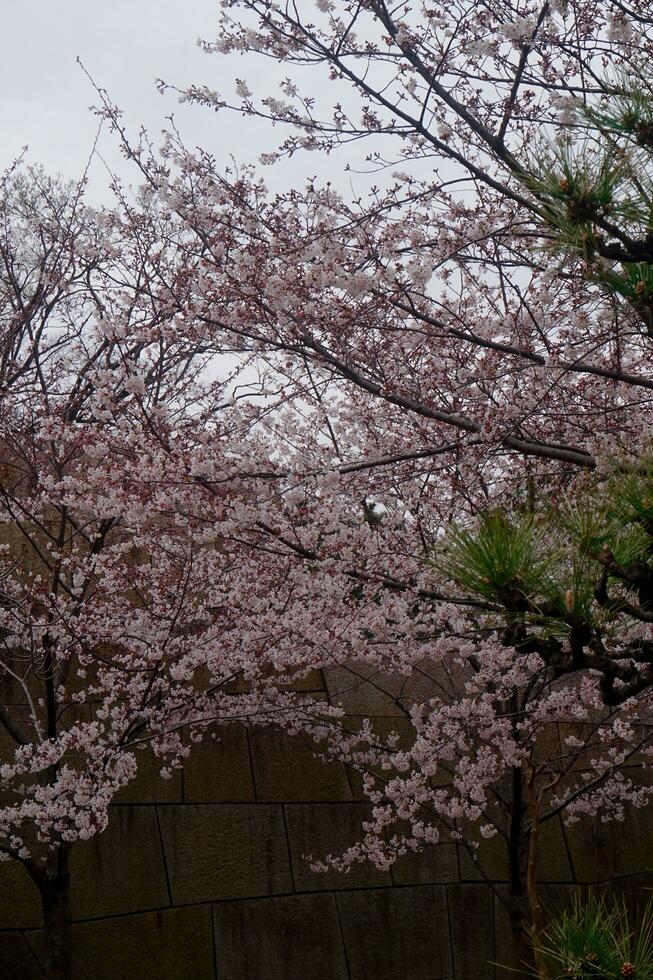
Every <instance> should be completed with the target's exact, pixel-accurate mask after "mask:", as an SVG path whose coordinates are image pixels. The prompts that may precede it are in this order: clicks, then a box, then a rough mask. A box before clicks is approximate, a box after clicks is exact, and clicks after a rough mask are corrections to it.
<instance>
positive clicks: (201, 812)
mask: <svg viewBox="0 0 653 980" xmlns="http://www.w3.org/2000/svg"><path fill="white" fill-rule="evenodd" d="M159 815H160V820H161V831H162V834H163V842H164V847H165V854H166V861H167V867H168V874H169V878H170V887H171V890H172V898H173V904H174V905H184V904H187V903H191V902H206V901H219V900H220V899H226V898H250V897H255V896H259V895H275V894H280V893H283V892H290V891H292V879H291V875H290V862H289V859H288V847H287V842H286V835H285V833H284V825H283V814H282V810H281V807H280V806H268V805H266V804H262V803H257V804H249V805H248V804H243V805H237V804H229V803H224V804H215V805H211V806H207V805H201V804H196V805H194V806H185V805H182V806H162V807H160V808H159Z"/></svg>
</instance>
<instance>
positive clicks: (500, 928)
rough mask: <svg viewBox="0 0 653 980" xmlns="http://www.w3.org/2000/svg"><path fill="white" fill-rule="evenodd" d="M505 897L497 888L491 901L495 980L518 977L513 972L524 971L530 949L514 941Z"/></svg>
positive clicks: (506, 891) (500, 887)
mask: <svg viewBox="0 0 653 980" xmlns="http://www.w3.org/2000/svg"><path fill="white" fill-rule="evenodd" d="M507 895H508V889H507V888H506V887H505V886H499V888H498V889H497V894H495V895H494V899H493V904H494V960H495V963H496V964H497V966H496V980H511V978H512V980H514V978H515V976H517V975H518V974H517V973H515V971H519V970H524V969H526V967H525V964H527V963H530V949H529V948H528V946H527V945H526V944H525V943H524V942H520V941H519V940H517V939H515V937H514V935H513V933H512V929H511V928H510V920H509V918H508V911H507V909H506V906H505V905H504V901H505V899H506V898H507ZM502 899H503V901H502ZM488 977H489V978H490V977H492V973H488ZM456 980H458V978H456Z"/></svg>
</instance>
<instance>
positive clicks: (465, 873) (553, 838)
mask: <svg viewBox="0 0 653 980" xmlns="http://www.w3.org/2000/svg"><path fill="white" fill-rule="evenodd" d="M470 840H477V841H478V842H479V846H478V849H477V851H476V854H477V858H478V863H477V864H476V863H475V862H474V861H473V859H472V858H471V857H470V854H469V852H468V850H467V849H466V848H463V847H462V846H461V847H460V848H459V856H460V877H461V880H463V881H482V880H483V877H484V875H485V876H486V877H487V878H489V879H490V881H507V880H508V877H509V872H508V850H507V847H506V842H505V840H504V838H503V837H501V836H499V835H498V834H497V835H496V836H495V837H492V838H490V839H489V840H486V839H484V838H482V837H481V836H480V833H479V831H478V827H476V828H472V830H471V832H470ZM538 880H539V881H543V882H546V881H563V882H571V881H573V873H572V869H571V866H570V863H569V855H568V853H567V845H566V843H565V838H564V836H563V832H562V827H561V825H560V821H559V820H558V819H557V818H554V819H553V820H549V821H547V822H546V823H544V824H543V825H542V832H541V837H540V847H539V859H538Z"/></svg>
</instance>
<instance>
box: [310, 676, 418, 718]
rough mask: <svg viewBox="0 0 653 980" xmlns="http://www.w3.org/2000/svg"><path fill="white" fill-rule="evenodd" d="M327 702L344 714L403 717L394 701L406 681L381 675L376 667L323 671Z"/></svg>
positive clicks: (399, 707)
mask: <svg viewBox="0 0 653 980" xmlns="http://www.w3.org/2000/svg"><path fill="white" fill-rule="evenodd" d="M324 681H325V684H326V689H327V692H328V694H329V698H330V700H331V702H332V703H333V704H336V705H338V706H339V707H341V708H344V710H345V711H346V712H347V713H348V714H352V715H376V716H394V717H399V718H403V717H405V714H404V711H403V709H402V708H401V706H400V705H399V704H397V701H396V699H397V698H400V697H401V694H402V689H403V686H404V685H405V682H406V678H405V677H398V675H389V674H382V673H380V671H379V670H378V669H377V668H376V667H371V666H369V665H367V664H356V665H352V667H351V668H349V667H330V668H329V669H328V670H325V671H324Z"/></svg>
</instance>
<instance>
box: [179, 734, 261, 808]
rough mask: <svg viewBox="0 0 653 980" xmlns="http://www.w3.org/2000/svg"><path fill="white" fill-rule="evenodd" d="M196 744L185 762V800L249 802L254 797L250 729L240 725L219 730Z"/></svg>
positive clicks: (196, 801) (199, 801) (187, 801)
mask: <svg viewBox="0 0 653 980" xmlns="http://www.w3.org/2000/svg"><path fill="white" fill-rule="evenodd" d="M217 734H218V738H217V739H212V738H210V737H208V736H207V737H206V738H205V740H204V741H203V742H200V743H199V744H197V745H193V747H192V749H191V754H190V758H189V759H188V760H187V761H186V764H185V765H184V801H185V802H186V803H246V802H248V801H250V800H251V801H253V800H254V783H253V781H252V767H251V764H250V758H249V748H248V745H247V732H246V731H245V729H244V728H241V727H240V726H238V725H227V726H226V727H224V728H221V729H218V732H217Z"/></svg>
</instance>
